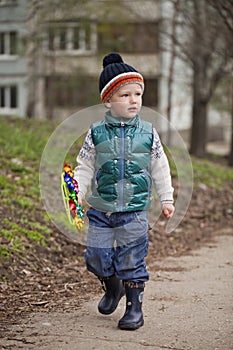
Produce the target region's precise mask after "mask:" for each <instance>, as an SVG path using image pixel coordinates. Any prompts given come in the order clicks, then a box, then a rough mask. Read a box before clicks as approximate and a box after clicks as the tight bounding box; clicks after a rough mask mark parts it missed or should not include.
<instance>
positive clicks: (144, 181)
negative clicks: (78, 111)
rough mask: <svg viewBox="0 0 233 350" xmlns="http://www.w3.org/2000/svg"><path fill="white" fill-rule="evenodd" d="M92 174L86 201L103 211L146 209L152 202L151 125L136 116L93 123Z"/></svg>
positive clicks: (107, 118) (107, 115)
mask: <svg viewBox="0 0 233 350" xmlns="http://www.w3.org/2000/svg"><path fill="white" fill-rule="evenodd" d="M91 130H92V139H93V142H94V145H95V149H96V161H95V175H94V178H93V183H92V193H91V196H90V197H89V199H88V202H89V203H90V204H91V205H92V206H93V207H94V208H96V209H98V210H101V211H105V212H126V211H135V210H146V209H148V208H149V206H150V203H151V193H152V179H151V175H150V153H151V148H152V143H153V126H152V124H151V123H149V122H146V121H143V120H141V119H140V118H139V116H136V117H134V118H133V119H128V118H113V117H111V116H110V115H109V114H108V113H107V114H106V115H105V120H103V121H100V122H96V123H94V124H93V125H92V129H91Z"/></svg>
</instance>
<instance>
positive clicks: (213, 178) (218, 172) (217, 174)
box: [192, 157, 233, 190]
mask: <svg viewBox="0 0 233 350" xmlns="http://www.w3.org/2000/svg"><path fill="white" fill-rule="evenodd" d="M192 164H193V171H194V179H195V183H200V182H201V183H203V184H205V185H207V186H209V187H213V188H217V189H219V190H221V189H222V186H224V184H226V183H229V184H231V186H232V184H233V169H232V168H230V167H227V166H225V165H222V164H221V163H220V162H218V160H217V159H216V161H210V160H208V159H198V158H195V157H192Z"/></svg>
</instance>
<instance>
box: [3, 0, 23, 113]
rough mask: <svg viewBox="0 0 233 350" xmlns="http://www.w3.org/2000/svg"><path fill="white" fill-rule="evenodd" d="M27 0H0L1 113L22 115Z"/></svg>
mask: <svg viewBox="0 0 233 350" xmlns="http://www.w3.org/2000/svg"><path fill="white" fill-rule="evenodd" d="M26 23H27V0H0V115H17V116H25V114H26V107H27V83H26V77H27V65H26V47H25V38H26V35H27V25H26Z"/></svg>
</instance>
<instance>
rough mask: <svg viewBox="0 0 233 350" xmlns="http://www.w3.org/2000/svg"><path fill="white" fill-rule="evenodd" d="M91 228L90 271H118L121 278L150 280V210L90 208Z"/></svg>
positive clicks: (105, 273)
mask: <svg viewBox="0 0 233 350" xmlns="http://www.w3.org/2000/svg"><path fill="white" fill-rule="evenodd" d="M87 216H88V218H89V229H88V239H87V250H86V254H85V259H86V265H87V269H88V271H90V272H92V273H94V274H95V275H96V276H98V277H109V276H112V275H113V274H116V277H117V278H119V279H121V280H126V281H132V282H146V281H148V279H149V274H148V272H147V269H146V263H145V260H144V258H145V257H146V256H147V252H148V218H147V211H135V212H124V213H112V214H109V215H108V213H104V212H101V211H98V210H96V209H94V208H90V209H89V210H88V211H87Z"/></svg>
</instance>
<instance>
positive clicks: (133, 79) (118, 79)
mask: <svg viewBox="0 0 233 350" xmlns="http://www.w3.org/2000/svg"><path fill="white" fill-rule="evenodd" d="M133 83H137V84H140V85H141V87H142V90H144V80H143V77H142V75H141V74H140V73H137V72H127V73H122V74H118V75H117V76H115V77H114V78H113V79H112V80H110V81H109V82H108V83H107V84H106V85H105V87H104V88H103V89H102V91H101V93H100V96H101V100H102V102H103V103H104V102H106V101H107V100H108V99H109V98H110V97H111V96H112V95H113V93H114V92H116V91H117V90H119V89H120V87H122V86H123V85H126V84H133Z"/></svg>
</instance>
